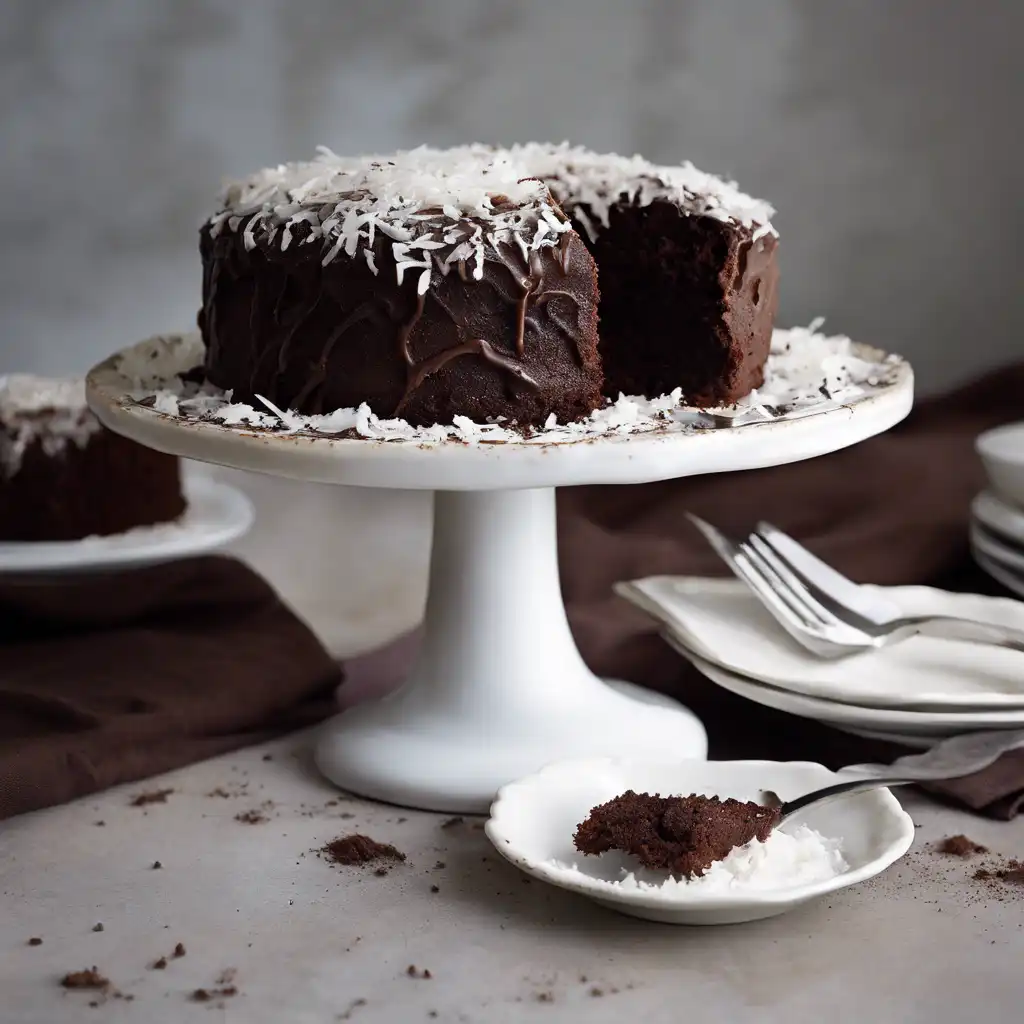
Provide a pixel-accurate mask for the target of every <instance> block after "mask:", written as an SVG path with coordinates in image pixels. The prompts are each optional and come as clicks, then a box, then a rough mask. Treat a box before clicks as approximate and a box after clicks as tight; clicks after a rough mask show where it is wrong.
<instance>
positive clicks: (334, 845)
mask: <svg viewBox="0 0 1024 1024" xmlns="http://www.w3.org/2000/svg"><path fill="white" fill-rule="evenodd" d="M314 852H316V853H318V854H320V856H321V857H324V858H326V859H327V860H329V861H331V862H332V863H334V864H344V865H352V864H355V865H359V864H373V863H376V862H378V861H393V862H399V863H400V862H402V861H404V860H405V854H404V853H402V851H401V850H399V849H397V848H396V847H394V846H392V845H391V844H390V843H378V842H377V840H376V839H371V838H370V837H369V836H364V835H359V834H358V833H356V834H354V835H350V836H339V837H338V838H337V839H333V840H332V841H331V842H329V843H327V844H326V845H324V846H322V847H320V849H319V850H316V851H314Z"/></svg>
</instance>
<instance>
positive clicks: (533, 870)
mask: <svg viewBox="0 0 1024 1024" xmlns="http://www.w3.org/2000/svg"><path fill="white" fill-rule="evenodd" d="M836 779H837V776H836V774H835V773H834V772H831V771H829V770H828V769H827V768H825V767H824V766H823V765H820V764H811V763H807V762H799V761H792V762H780V761H684V760H679V761H673V762H650V761H633V760H614V759H610V758H600V759H598V758H595V759H591V760H581V761H560V762H558V763H557V764H553V765H549V766H548V767H547V768H544V769H542V770H541V771H539V772H537V773H536V774H534V775H530V776H527V777H526V778H524V779H520V780H519V781H517V782H512V783H510V784H509V785H507V786H504V787H502V789H501V790H500V791H499V792H498V796H497V799H496V800H495V801H494V803H493V804H492V806H491V817H490V820H489V821H488V822H487V825H486V827H485V831H486V833H487V837H488V839H490V841H491V842H492V843H493V844H494V847H495V849H496V850H497V851H498V852H499V853H500V854H501V855H502V856H503V857H505V858H506V859H507V860H509V861H511V862H512V863H513V864H515V865H516V866H517V867H518V868H521V869H522V870H523V871H525V872H526V873H527V874H529V875H533V876H534V877H535V878H539V879H542V880H543V881H545V882H550V883H551V884H552V885H557V886H560V887H561V888H563V889H569V890H571V891H573V892H578V893H580V894H581V895H583V896H586V897H588V898H589V899H592V900H595V901H596V902H597V903H601V904H603V905H605V906H607V907H610V908H611V909H613V910H617V911H620V912H621V913H624V914H630V915H632V916H633V917H640V918H645V919H647V920H650V921H663V922H666V923H669V924H691V925H702V924H738V923H740V922H743V921H756V920H759V919H761V918H765V917H773V916H775V915H776V914H782V913H784V912H785V911H787V910H792V909H793V908H795V907H798V906H800V905H801V904H803V903H806V902H808V901H809V900H812V899H815V898H816V897H819V896H823V895H825V894H826V893H829V892H834V891H835V890H837V889H844V888H846V887H847V886H850V885H855V884H856V883H858V882H863V881H865V880H866V879H868V878H872V877H874V876H875V875H877V874H879V873H880V872H881V871H884V870H885V868H887V867H889V865H890V864H892V863H893V862H894V861H897V860H899V858H900V857H902V856H903V855H904V854H905V853H906V852H907V850H908V849H909V848H910V846H911V844H912V843H913V841H914V823H913V821H911V819H910V816H909V815H908V814H907V813H906V812H905V811H904V810H903V809H902V808H901V807H900V805H899V803H898V802H897V800H896V798H895V797H894V796H893V795H892V794H891V793H890V792H889V791H888V790H874V791H872V792H868V793H861V794H859V795H858V796H855V797H850V798H847V799H844V800H837V801H835V802H833V803H829V804H825V805H823V806H821V807H817V808H814V809H813V810H811V811H808V813H807V817H806V823H807V824H808V825H809V826H810V827H811V828H813V829H815V830H817V831H818V832H820V833H821V834H822V835H823V836H825V837H826V838H828V839H833V840H841V852H842V855H843V857H844V859H845V860H846V861H847V864H848V868H847V870H846V871H844V872H842V873H841V874H838V875H836V876H835V877H832V878H828V879H825V880H822V881H817V882H812V883H805V884H802V885H795V886H792V887H788V888H784V889H781V888H780V889H768V890H752V889H745V888H744V889H736V890H724V891H723V890H720V889H714V890H710V889H704V888H702V887H701V886H700V885H694V886H693V887H692V888H690V887H685V886H672V887H666V888H665V889H659V888H643V889H639V888H625V887H623V886H621V885H619V884H618V883H616V882H614V881H607V880H606V879H604V878H602V877H600V874H601V866H600V865H601V862H602V860H603V859H604V858H603V857H584V856H583V855H582V854H579V853H577V851H576V850H575V849H574V847H573V841H572V840H573V834H574V833H575V831H576V827H577V825H578V824H579V823H580V822H581V821H583V820H584V819H585V818H586V817H587V814H588V813H589V812H590V809H591V808H592V807H594V806H595V805H596V804H600V803H603V802H605V801H606V800H609V799H611V798H612V797H614V796H618V795H619V794H620V793H623V792H624V791H625V790H627V789H634V790H636V791H637V792H649V793H661V794H662V795H665V796H667V795H669V794H679V795H689V794H690V793H703V794H706V795H709V796H710V795H719V796H722V797H729V796H732V797H736V798H738V799H743V800H750V799H756V798H757V794H758V791H759V790H761V789H762V788H769V789H773V790H775V791H776V792H777V793H778V794H779V795H780V796H781V797H782V798H783V799H784V800H786V799H791V798H792V797H796V796H799V795H801V794H803V793H807V792H810V791H811V790H814V789H817V788H820V787H822V786H827V785H829V784H830V783H832V782H834V781H836ZM605 856H607V855H605ZM588 862H589V863H588ZM573 863H575V864H576V868H575V869H574V868H573V867H572V866H571V865H572V864H573ZM588 868H589V869H590V872H592V873H590V872H588Z"/></svg>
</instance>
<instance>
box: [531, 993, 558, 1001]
mask: <svg viewBox="0 0 1024 1024" xmlns="http://www.w3.org/2000/svg"><path fill="white" fill-rule="evenodd" d="M533 998H534V999H536V1000H537V1002H538V1003H553V1002H554V1001H555V994H554V992H538V993H537V994H536V995H535V996H534V997H533Z"/></svg>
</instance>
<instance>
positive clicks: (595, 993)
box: [590, 985, 604, 999]
mask: <svg viewBox="0 0 1024 1024" xmlns="http://www.w3.org/2000/svg"><path fill="white" fill-rule="evenodd" d="M590 995H591V996H592V997H593V998H594V999H600V998H601V996H603V995H604V989H602V988H598V987H597V986H596V985H595V986H594V987H593V988H592V989H591V990H590Z"/></svg>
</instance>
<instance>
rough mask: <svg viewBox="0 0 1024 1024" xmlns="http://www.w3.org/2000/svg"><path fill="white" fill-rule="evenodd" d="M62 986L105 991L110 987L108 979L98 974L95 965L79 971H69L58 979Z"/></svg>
mask: <svg viewBox="0 0 1024 1024" xmlns="http://www.w3.org/2000/svg"><path fill="white" fill-rule="evenodd" d="M60 983H61V985H62V986H63V987H64V988H85V989H96V990H100V991H106V990H107V989H109V988H110V979H109V978H106V977H104V976H103V975H102V974H100V972H99V969H98V968H96V967H86V968H85V969H84V970H81V971H70V972H69V973H68V974H65V975H64V977H63V978H61V979H60Z"/></svg>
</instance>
